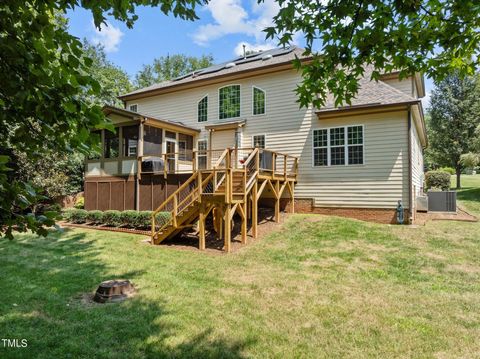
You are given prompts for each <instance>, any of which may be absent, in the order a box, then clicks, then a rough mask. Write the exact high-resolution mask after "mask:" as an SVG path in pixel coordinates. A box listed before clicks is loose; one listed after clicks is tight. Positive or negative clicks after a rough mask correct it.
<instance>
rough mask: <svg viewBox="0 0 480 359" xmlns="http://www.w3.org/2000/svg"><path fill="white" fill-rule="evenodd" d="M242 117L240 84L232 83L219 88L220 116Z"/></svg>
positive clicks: (223, 117) (221, 117) (222, 117)
mask: <svg viewBox="0 0 480 359" xmlns="http://www.w3.org/2000/svg"><path fill="white" fill-rule="evenodd" d="M235 117H240V85H230V86H225V87H222V88H220V89H219V90H218V118H219V119H221V120H222V119H225V118H235Z"/></svg>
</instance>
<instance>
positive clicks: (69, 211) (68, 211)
mask: <svg viewBox="0 0 480 359" xmlns="http://www.w3.org/2000/svg"><path fill="white" fill-rule="evenodd" d="M75 211H76V208H65V209H64V210H63V211H62V218H63V219H64V220H65V221H67V222H70V221H71V220H72V213H73V212H75Z"/></svg>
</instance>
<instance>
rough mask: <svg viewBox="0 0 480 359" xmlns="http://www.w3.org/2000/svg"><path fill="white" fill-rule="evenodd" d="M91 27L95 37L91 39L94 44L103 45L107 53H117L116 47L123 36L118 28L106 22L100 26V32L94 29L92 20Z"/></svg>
mask: <svg viewBox="0 0 480 359" xmlns="http://www.w3.org/2000/svg"><path fill="white" fill-rule="evenodd" d="M92 26H93V28H94V29H95V35H94V36H93V38H92V41H93V43H94V44H101V45H103V46H104V47H105V52H107V53H108V52H115V51H118V45H119V44H120V41H121V40H122V36H123V35H124V34H123V32H122V31H121V30H120V28H118V27H115V26H113V25H112V24H110V23H109V22H108V21H107V22H106V23H105V24H101V25H100V30H99V29H97V28H96V27H95V25H94V24H93V20H92Z"/></svg>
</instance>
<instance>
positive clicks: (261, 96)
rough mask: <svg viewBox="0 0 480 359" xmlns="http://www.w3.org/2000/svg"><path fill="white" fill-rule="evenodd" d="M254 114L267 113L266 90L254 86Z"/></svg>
mask: <svg viewBox="0 0 480 359" xmlns="http://www.w3.org/2000/svg"><path fill="white" fill-rule="evenodd" d="M252 99H253V114H254V115H264V114H265V91H263V90H262V89H260V88H258V87H255V86H254V87H253V95H252Z"/></svg>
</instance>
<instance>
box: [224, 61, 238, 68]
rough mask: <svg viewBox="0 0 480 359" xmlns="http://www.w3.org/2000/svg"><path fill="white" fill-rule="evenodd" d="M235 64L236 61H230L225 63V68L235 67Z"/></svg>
mask: <svg viewBox="0 0 480 359" xmlns="http://www.w3.org/2000/svg"><path fill="white" fill-rule="evenodd" d="M234 66H236V65H235V62H229V63H228V64H226V65H225V68H226V69H229V68H231V67H234Z"/></svg>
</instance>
